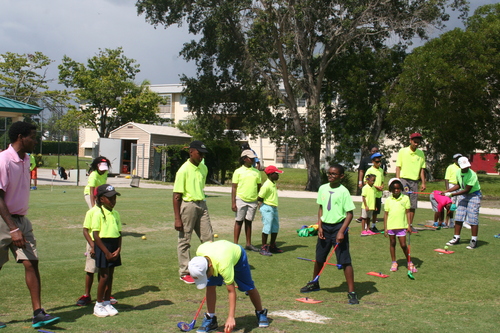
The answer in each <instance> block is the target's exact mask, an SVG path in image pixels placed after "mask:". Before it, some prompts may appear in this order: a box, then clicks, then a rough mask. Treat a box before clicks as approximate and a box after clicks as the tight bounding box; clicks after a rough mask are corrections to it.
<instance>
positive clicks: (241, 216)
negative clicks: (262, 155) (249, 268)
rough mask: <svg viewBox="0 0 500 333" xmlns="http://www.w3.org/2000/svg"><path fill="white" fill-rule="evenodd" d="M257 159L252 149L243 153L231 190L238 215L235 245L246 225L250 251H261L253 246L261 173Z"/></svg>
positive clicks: (233, 206)
mask: <svg viewBox="0 0 500 333" xmlns="http://www.w3.org/2000/svg"><path fill="white" fill-rule="evenodd" d="M256 158H257V155H255V154H254V153H253V152H252V151H251V150H250V149H247V150H244V151H243V152H242V153H241V157H240V163H241V167H239V168H238V169H236V170H234V173H233V179H232V182H233V186H232V188H231V209H232V210H233V212H235V213H236V219H235V220H236V221H235V223H234V243H235V244H238V240H239V238H240V233H241V227H242V226H243V224H245V237H246V246H245V248H246V249H247V250H250V251H255V252H259V251H260V250H259V249H258V248H257V247H255V246H253V245H252V221H253V219H254V217H255V212H256V211H257V206H258V204H257V197H258V194H259V190H260V184H261V179H260V171H259V170H257V169H256V168H254V167H253V164H254V161H255V159H256Z"/></svg>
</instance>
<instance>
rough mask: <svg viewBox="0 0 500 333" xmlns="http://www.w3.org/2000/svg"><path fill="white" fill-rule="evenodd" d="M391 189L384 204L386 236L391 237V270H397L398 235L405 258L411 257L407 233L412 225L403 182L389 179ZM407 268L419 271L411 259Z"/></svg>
mask: <svg viewBox="0 0 500 333" xmlns="http://www.w3.org/2000/svg"><path fill="white" fill-rule="evenodd" d="M389 191H390V192H391V193H392V195H391V196H390V197H389V198H387V200H386V201H385V205H384V210H385V216H384V236H385V237H389V240H390V243H389V244H390V252H391V259H392V264H391V268H390V271H391V272H395V271H397V270H398V262H397V261H396V237H397V238H398V240H399V246H400V247H401V250H403V253H404V255H405V259H406V260H408V259H410V258H409V256H408V246H407V245H406V233H407V232H412V230H411V225H410V199H409V198H408V196H406V195H404V194H403V184H402V183H401V181H400V180H399V179H397V178H393V179H391V180H390V181H389ZM407 268H408V270H409V271H410V272H412V273H416V272H417V269H416V268H415V265H414V264H413V262H411V261H408V264H407Z"/></svg>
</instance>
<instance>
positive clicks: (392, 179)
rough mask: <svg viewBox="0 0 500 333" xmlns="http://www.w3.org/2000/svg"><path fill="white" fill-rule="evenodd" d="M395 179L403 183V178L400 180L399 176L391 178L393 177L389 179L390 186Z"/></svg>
mask: <svg viewBox="0 0 500 333" xmlns="http://www.w3.org/2000/svg"><path fill="white" fill-rule="evenodd" d="M395 181H398V182H400V183H401V180H400V179H399V178H391V179H390V180H389V186H391V184H392V182H395Z"/></svg>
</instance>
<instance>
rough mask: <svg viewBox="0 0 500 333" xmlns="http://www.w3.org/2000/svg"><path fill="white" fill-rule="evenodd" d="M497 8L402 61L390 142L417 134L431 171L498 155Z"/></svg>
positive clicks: (483, 9)
mask: <svg viewBox="0 0 500 333" xmlns="http://www.w3.org/2000/svg"><path fill="white" fill-rule="evenodd" d="M499 68H500V4H494V5H487V6H483V7H480V8H478V9H477V10H476V12H475V13H474V15H473V16H472V17H470V18H469V20H468V21H467V24H466V29H465V30H461V29H458V28H457V29H454V30H452V31H450V32H447V33H445V34H443V35H441V36H440V37H439V38H436V39H433V40H431V41H429V42H428V43H426V44H425V45H424V46H421V47H419V48H416V49H415V50H414V51H413V53H412V54H411V55H409V56H408V57H407V58H406V61H405V63H404V66H403V72H402V73H401V75H400V76H399V78H398V84H397V86H396V88H395V89H394V90H393V93H392V94H390V100H389V102H390V106H391V107H390V114H389V119H390V121H391V122H392V123H393V125H394V127H393V128H394V132H393V133H392V134H393V135H394V136H395V137H398V138H400V139H401V140H404V141H403V142H407V140H408V139H407V137H408V130H407V129H408V128H412V129H415V130H418V131H420V132H422V134H423V136H424V138H425V143H426V144H425V148H426V150H427V156H428V160H429V162H430V163H428V164H429V166H430V168H431V171H432V169H433V167H434V163H435V162H437V161H439V160H441V159H442V158H443V157H447V160H446V161H450V160H451V156H452V155H453V154H455V153H457V152H460V153H462V154H470V153H472V152H473V151H475V150H485V151H489V150H495V151H498V149H499V146H498V143H499V142H500V112H499V101H500V71H499Z"/></svg>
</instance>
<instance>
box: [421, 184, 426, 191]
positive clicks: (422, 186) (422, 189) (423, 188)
mask: <svg viewBox="0 0 500 333" xmlns="http://www.w3.org/2000/svg"><path fill="white" fill-rule="evenodd" d="M426 188H427V187H426V186H425V184H422V185H420V191H421V192H423V191H425V189H426Z"/></svg>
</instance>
